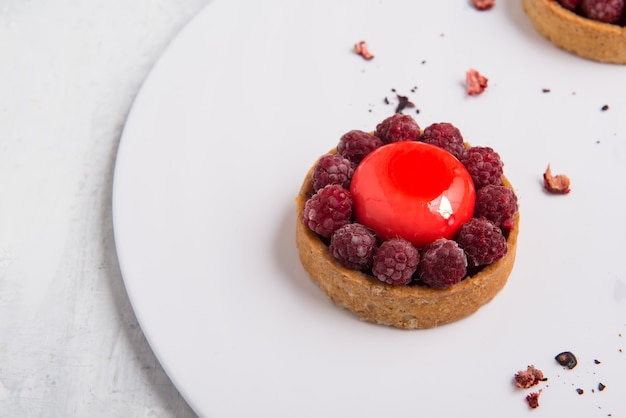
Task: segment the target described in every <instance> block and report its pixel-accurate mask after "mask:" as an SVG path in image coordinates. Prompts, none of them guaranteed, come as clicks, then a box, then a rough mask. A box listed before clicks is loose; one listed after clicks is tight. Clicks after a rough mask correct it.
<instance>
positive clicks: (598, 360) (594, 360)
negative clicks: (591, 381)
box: [593, 359, 602, 364]
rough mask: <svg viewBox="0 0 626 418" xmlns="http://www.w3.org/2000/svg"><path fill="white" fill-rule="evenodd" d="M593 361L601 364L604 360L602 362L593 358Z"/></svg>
mask: <svg viewBox="0 0 626 418" xmlns="http://www.w3.org/2000/svg"><path fill="white" fill-rule="evenodd" d="M593 362H594V363H595V364H600V363H602V362H601V361H600V360H598V359H594V360H593Z"/></svg>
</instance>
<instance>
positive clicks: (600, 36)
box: [522, 0, 626, 64]
mask: <svg viewBox="0 0 626 418" xmlns="http://www.w3.org/2000/svg"><path fill="white" fill-rule="evenodd" d="M522 6H523V8H524V10H525V11H526V14H527V15H528V17H529V18H530V20H531V21H532V22H533V24H534V25H535V29H537V31H538V32H539V33H540V34H542V35H543V36H544V37H546V38H547V39H549V40H550V41H551V42H552V43H553V44H555V45H556V46H558V47H560V48H562V49H564V50H566V51H569V52H572V53H574V54H576V55H579V56H581V57H583V58H587V59H590V60H594V61H599V62H607V63H613V64H626V28H624V27H621V26H619V25H612V24H609V23H603V22H597V21H594V20H591V19H587V18H585V17H582V16H579V15H577V14H576V13H574V12H571V11H569V10H567V9H565V8H564V7H561V5H559V4H558V3H557V2H556V1H555V0H522Z"/></svg>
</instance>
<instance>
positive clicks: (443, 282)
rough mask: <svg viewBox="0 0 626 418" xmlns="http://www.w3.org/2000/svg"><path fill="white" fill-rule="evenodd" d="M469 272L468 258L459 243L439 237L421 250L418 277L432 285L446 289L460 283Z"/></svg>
mask: <svg viewBox="0 0 626 418" xmlns="http://www.w3.org/2000/svg"><path fill="white" fill-rule="evenodd" d="M466 273H467V258H466V256H465V253H464V252H463V250H462V249H461V248H460V247H459V245H458V244H457V243H456V242H454V241H452V240H449V239H446V238H439V239H438V240H435V241H434V242H432V243H430V244H428V245H427V246H426V247H424V249H423V250H422V252H421V261H420V264H419V266H418V271H417V277H418V278H419V279H420V280H421V281H422V282H424V283H425V284H427V285H428V286H430V287H434V288H437V289H445V288H447V287H450V286H452V285H453V284H457V283H459V282H460V281H461V280H462V279H463V277H465V274H466Z"/></svg>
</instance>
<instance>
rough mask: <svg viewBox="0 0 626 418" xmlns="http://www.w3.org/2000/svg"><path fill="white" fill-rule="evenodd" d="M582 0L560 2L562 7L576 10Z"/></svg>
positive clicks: (560, 0)
mask: <svg viewBox="0 0 626 418" xmlns="http://www.w3.org/2000/svg"><path fill="white" fill-rule="evenodd" d="M580 1H581V0H559V4H560V5H561V7H564V8H566V9H567V10H571V11H572V12H575V11H576V8H577V7H578V5H579V4H580Z"/></svg>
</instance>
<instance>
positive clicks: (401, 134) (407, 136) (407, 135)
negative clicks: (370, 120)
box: [376, 113, 421, 144]
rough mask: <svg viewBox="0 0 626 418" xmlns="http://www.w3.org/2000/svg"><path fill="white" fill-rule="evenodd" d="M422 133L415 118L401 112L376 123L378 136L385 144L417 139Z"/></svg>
mask: <svg viewBox="0 0 626 418" xmlns="http://www.w3.org/2000/svg"><path fill="white" fill-rule="evenodd" d="M420 135H421V132H420V127H419V125H418V124H417V122H415V119H413V118H412V117H411V116H409V115H403V114H401V113H396V114H394V115H393V116H390V117H388V118H387V119H385V120H383V121H382V122H380V123H379V124H378V125H376V136H377V137H379V138H380V139H381V140H382V141H383V144H389V143H391V142H398V141H417V140H419V139H420Z"/></svg>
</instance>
